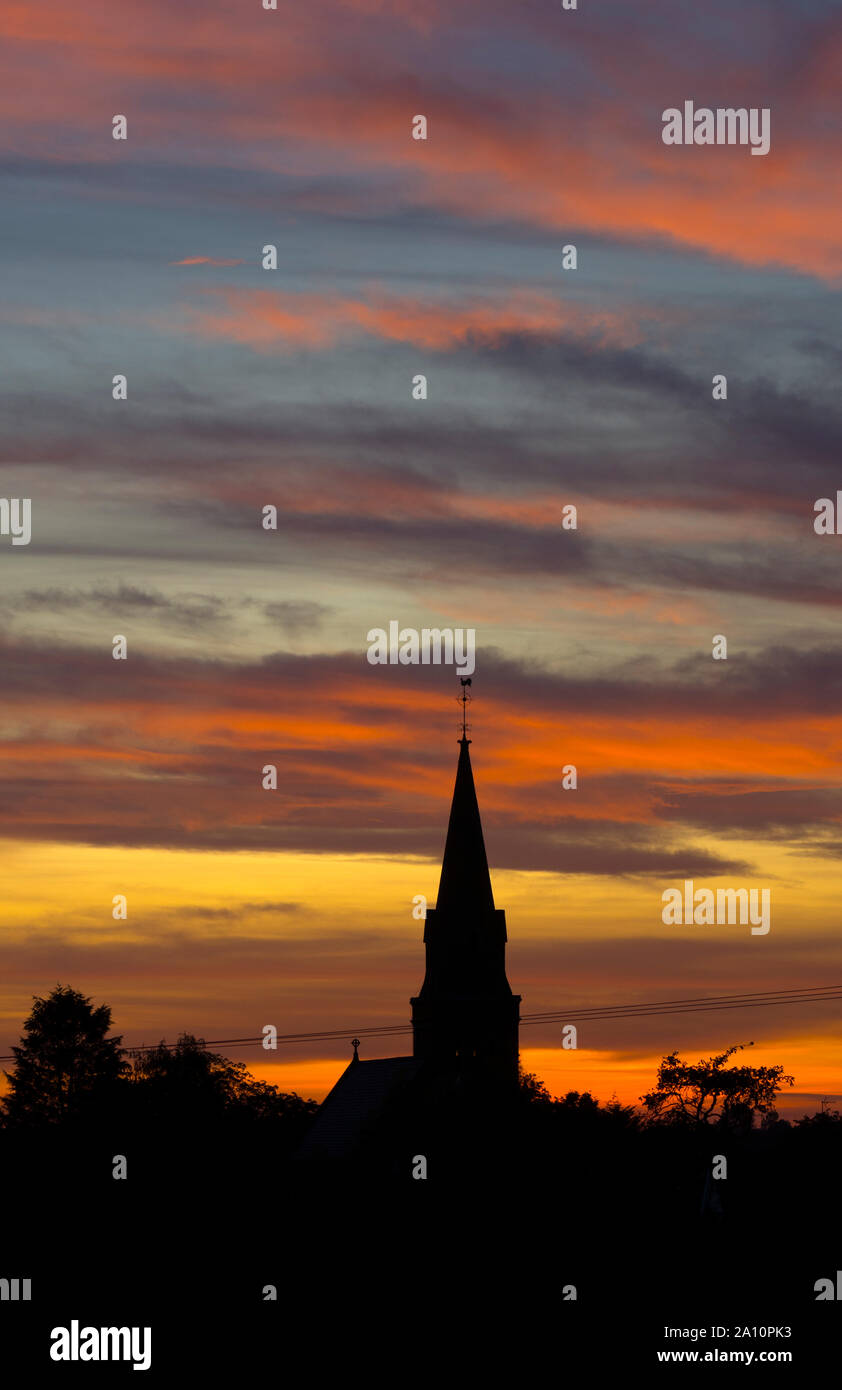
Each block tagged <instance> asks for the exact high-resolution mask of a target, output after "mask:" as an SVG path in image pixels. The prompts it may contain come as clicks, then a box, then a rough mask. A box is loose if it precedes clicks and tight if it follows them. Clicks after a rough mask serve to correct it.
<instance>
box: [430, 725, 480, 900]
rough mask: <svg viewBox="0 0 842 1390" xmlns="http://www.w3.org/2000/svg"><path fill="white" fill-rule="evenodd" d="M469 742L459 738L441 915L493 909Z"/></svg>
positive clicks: (441, 882)
mask: <svg viewBox="0 0 842 1390" xmlns="http://www.w3.org/2000/svg"><path fill="white" fill-rule="evenodd" d="M470 742H471V740H470V739H469V738H465V737H464V735H463V736H462V738H460V740H459V765H458V767H457V769H456V785H455V786H454V788H453V801H452V803H451V806H450V820H449V822H448V826H447V839H446V841H445V846H444V859H443V860H442V866H441V879H440V881H439V893H438V898H437V899H436V912H437V913H438V914H439V916H440V917H444V916H448V917H455V916H457V915H458V914H462V913H467V912H474V913H482V914H485V913H487V912H493V911H494V895H493V893H492V889H491V875H490V874H489V872H488V858H487V856H486V853H485V840H484V839H483V834H482V821H481V820H480V815H479V805H478V803H477V793H476V788H475V786H474V774H473V771H472V768H471V755H470V753H469V752H468V744H469V743H470Z"/></svg>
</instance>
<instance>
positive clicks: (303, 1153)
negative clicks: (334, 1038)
mask: <svg viewBox="0 0 842 1390" xmlns="http://www.w3.org/2000/svg"><path fill="white" fill-rule="evenodd" d="M421 1066H422V1062H421V1060H420V1059H419V1058H418V1057H378V1058H375V1059H374V1060H372V1061H369V1062H361V1061H359V1060H358V1059H357V1058H355V1059H354V1061H353V1062H351V1063H349V1065H348V1066H347V1067H346V1068H345V1071H344V1072H343V1073H342V1075H341V1076H340V1078H339V1080H338V1081H337V1083H336V1085H335V1086H334V1088H333V1090H332V1091H330V1092H329V1094H328V1095H327V1096H326V1097H325V1099H324V1101H323V1102H322V1105H321V1108H320V1110H319V1113H318V1115H317V1116H316V1119H315V1121H314V1123H313V1125H312V1127H311V1129H310V1130H309V1131H308V1133H307V1135H306V1137H305V1139H304V1141H303V1143H302V1144H301V1146H300V1148H299V1149H298V1157H299V1158H345V1157H347V1156H348V1155H349V1154H351V1153H353V1152H354V1151H355V1150H356V1149H358V1148H359V1146H360V1144H361V1142H362V1140H363V1138H364V1136H365V1130H366V1128H367V1127H368V1126H370V1125H373V1124H374V1123H376V1121H377V1120H378V1119H379V1118H380V1117H381V1115H382V1114H383V1113H384V1111H385V1110H386V1107H387V1105H388V1103H389V1102H390V1101H391V1100H392V1099H393V1098H394V1096H395V1095H396V1094H397V1092H398V1091H399V1090H402V1089H403V1087H404V1086H405V1085H406V1084H407V1083H408V1082H409V1081H411V1080H413V1079H414V1077H415V1076H417V1074H418V1072H419V1071H420V1070H421Z"/></svg>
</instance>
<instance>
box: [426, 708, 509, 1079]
mask: <svg viewBox="0 0 842 1390" xmlns="http://www.w3.org/2000/svg"><path fill="white" fill-rule="evenodd" d="M464 684H465V682H463V685H464ZM466 727H467V726H466V725H465V723H464V703H463V722H462V737H461V738H460V740H459V765H458V767H457V769H456V785H455V787H454V790H453V804H452V805H451V808H450V821H449V824H448V827H447V841H446V843H445V847H444V860H443V862H442V869H441V881H440V882H439V892H438V898H437V901H436V906H435V907H434V908H428V909H427V918H426V922H425V925H424V945H425V947H426V953H427V971H426V974H425V976H424V983H423V985H422V986H421V989H420V992H419V994H418V995H417V997H416V998H415V999H412V1000H411V1001H410V1002H411V1004H412V1031H413V1036H414V1047H413V1051H414V1055H415V1056H416V1057H418V1058H421V1059H423V1060H424V1062H426V1063H433V1064H434V1066H439V1065H440V1066H441V1067H442V1069H445V1070H458V1071H460V1072H462V1073H463V1074H466V1075H472V1074H473V1075H484V1076H485V1077H488V1078H489V1079H496V1080H499V1081H503V1082H511V1083H515V1082H516V1081H517V1075H518V1022H519V1017H520V995H519V994H512V991H511V987H510V985H509V982H508V980H507V979H506V939H507V938H506V914H505V912H503V911H502V910H501V909H499V908H496V907H495V906H494V895H493V893H492V891H491V877H490V875H489V872H488V860H487V858H486V854H485V842H484V840H483V835H482V822H481V821H480V814H479V806H478V805H477V794H476V790H475V788H474V775H473V772H472V770H471V756H470V753H469V752H468V747H469V744H470V742H471V740H470V739H469V738H467V737H466Z"/></svg>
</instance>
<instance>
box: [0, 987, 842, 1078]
mask: <svg viewBox="0 0 842 1390" xmlns="http://www.w3.org/2000/svg"><path fill="white" fill-rule="evenodd" d="M836 999H840V1000H842V984H839V985H811V986H805V987H804V988H802V989H788V990H778V989H772V990H756V991H752V992H750V993H745V994H714V995H702V996H698V997H695V998H689V999H664V1000H661V1001H653V1002H650V1003H645V1004H602V1005H591V1006H585V1007H581V1006H577V1005H569V1006H568V1007H567V1008H565V1009H553V1010H552V1011H551V1012H548V1013H537V1014H523V1015H522V1016H521V1019H520V1022H521V1023H522V1024H524V1025H526V1026H530V1025H536V1024H541V1023H556V1022H560V1021H562V1020H563V1021H564V1022H567V1023H575V1022H582V1021H584V1022H586V1023H587V1022H599V1021H604V1022H606V1023H610V1022H611V1021H612V1020H613V1019H624V1018H658V1017H660V1016H661V1015H670V1014H690V1013H708V1012H712V1011H715V1010H719V1009H757V1008H769V1007H771V1006H773V1005H776V1004H816V1003H822V1002H824V1001H827V1002H830V1001H833V1000H836ZM411 1032H412V1026H411V1024H408V1023H398V1024H388V1023H384V1024H373V1025H371V1026H369V1027H367V1028H332V1029H327V1030H324V1031H322V1032H318V1033H283V1034H278V1035H277V1037H276V1038H275V1039H274V1041H275V1042H276V1043H278V1044H284V1045H290V1044H295V1043H303V1042H335V1041H337V1040H346V1039H347V1038H348V1037H349V1036H351V1035H353V1036H354V1037H359V1038H388V1037H397V1036H399V1035H402V1034H407V1033H411ZM198 1041H199V1042H201V1044H202V1046H203V1047H247V1046H249V1045H251V1044H252V1043H262V1042H263V1041H264V1035H263V1034H262V1033H261V1034H258V1035H257V1036H256V1037H251V1038H214V1039H212V1040H211V1041H210V1042H206V1041H205V1039H204V1038H200V1039H198ZM161 1046H164V1047H167V1046H172V1044H167V1043H166V1042H158V1043H149V1044H146V1043H144V1044H142V1045H141V1046H139V1047H124V1048H123V1049H122V1051H123V1052H125V1053H127V1054H129V1055H131V1056H138V1055H140V1054H141V1053H145V1052H155V1051H156V1050H157V1049H158V1048H159V1047H161ZM267 1050H269V1049H267ZM271 1050H272V1051H274V1048H273V1049H271ZM14 1060H15V1058H14V1056H9V1057H0V1062H13V1061H14Z"/></svg>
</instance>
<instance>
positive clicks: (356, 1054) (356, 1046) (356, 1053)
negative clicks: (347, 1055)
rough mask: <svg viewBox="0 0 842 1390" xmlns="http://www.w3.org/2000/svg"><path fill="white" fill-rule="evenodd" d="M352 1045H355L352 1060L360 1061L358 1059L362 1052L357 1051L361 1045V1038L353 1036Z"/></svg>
mask: <svg viewBox="0 0 842 1390" xmlns="http://www.w3.org/2000/svg"><path fill="white" fill-rule="evenodd" d="M351 1045H352V1046H353V1049H354V1055H353V1057H352V1058H351V1061H352V1062H358V1061H359V1060H360V1054H359V1052H358V1051H357V1048H358V1047H359V1045H360V1040H359V1038H352V1039H351Z"/></svg>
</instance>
